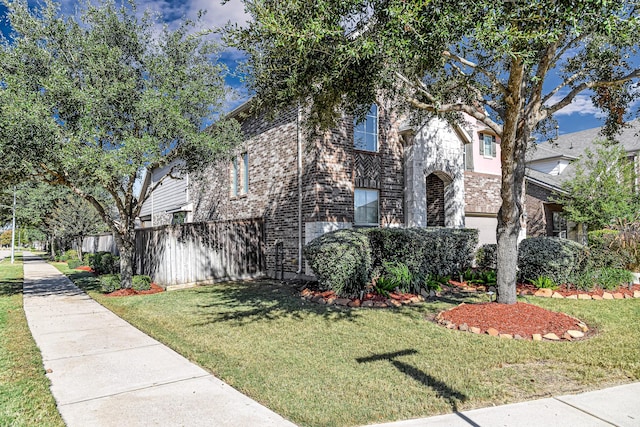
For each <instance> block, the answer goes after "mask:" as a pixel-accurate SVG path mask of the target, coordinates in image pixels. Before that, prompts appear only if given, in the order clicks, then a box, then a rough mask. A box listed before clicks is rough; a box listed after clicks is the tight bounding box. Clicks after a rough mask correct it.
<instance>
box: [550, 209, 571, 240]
mask: <svg viewBox="0 0 640 427" xmlns="http://www.w3.org/2000/svg"><path fill="white" fill-rule="evenodd" d="M551 218H552V221H553V236H554V237H563V238H565V239H566V238H567V231H568V229H567V219H566V218H565V217H564V215H562V212H558V211H554V212H552V213H551Z"/></svg>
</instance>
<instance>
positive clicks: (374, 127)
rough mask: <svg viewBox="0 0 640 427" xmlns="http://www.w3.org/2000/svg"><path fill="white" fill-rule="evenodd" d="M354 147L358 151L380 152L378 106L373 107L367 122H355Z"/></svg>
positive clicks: (368, 114) (366, 119) (366, 118)
mask: <svg viewBox="0 0 640 427" xmlns="http://www.w3.org/2000/svg"><path fill="white" fill-rule="evenodd" d="M353 146H354V147H355V148H356V150H364V151H378V106H377V105H376V104H373V105H371V109H370V110H369V112H368V113H367V116H366V117H365V120H364V121H362V122H359V123H358V122H357V121H355V120H354V122H353Z"/></svg>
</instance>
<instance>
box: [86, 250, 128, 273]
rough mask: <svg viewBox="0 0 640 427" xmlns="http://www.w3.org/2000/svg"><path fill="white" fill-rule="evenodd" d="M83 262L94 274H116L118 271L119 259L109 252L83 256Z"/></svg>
mask: <svg viewBox="0 0 640 427" xmlns="http://www.w3.org/2000/svg"><path fill="white" fill-rule="evenodd" d="M84 262H85V264H86V265H88V266H89V267H91V269H93V271H95V272H96V274H116V273H118V272H119V271H120V257H118V256H115V255H113V254H112V253H111V252H96V253H95V254H85V256H84Z"/></svg>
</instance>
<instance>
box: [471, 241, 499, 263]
mask: <svg viewBox="0 0 640 427" xmlns="http://www.w3.org/2000/svg"><path fill="white" fill-rule="evenodd" d="M476 265H477V266H478V268H479V269H481V270H495V269H496V268H497V266H498V245H496V244H495V243H485V244H484V245H482V246H480V247H479V248H478V251H477V252H476Z"/></svg>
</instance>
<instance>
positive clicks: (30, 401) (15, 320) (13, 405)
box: [0, 256, 64, 426]
mask: <svg viewBox="0 0 640 427" xmlns="http://www.w3.org/2000/svg"><path fill="white" fill-rule="evenodd" d="M22 278H23V274H22V258H21V257H20V256H17V257H16V258H15V263H14V264H13V265H12V264H11V261H10V260H9V259H8V258H7V259H4V260H3V261H2V262H0V426H64V423H63V422H62V418H61V417H60V414H59V413H58V410H57V408H56V403H55V400H54V399H53V396H51V393H50V392H49V380H48V379H47V377H46V376H45V373H44V368H43V366H42V356H41V355H40V351H39V350H38V347H37V346H36V344H35V342H34V341H33V337H32V336H31V332H30V331H29V327H28V325H27V319H26V318H25V315H24V310H23V307H22Z"/></svg>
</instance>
